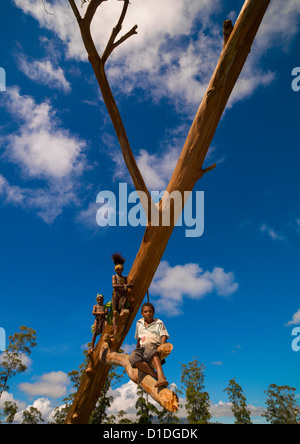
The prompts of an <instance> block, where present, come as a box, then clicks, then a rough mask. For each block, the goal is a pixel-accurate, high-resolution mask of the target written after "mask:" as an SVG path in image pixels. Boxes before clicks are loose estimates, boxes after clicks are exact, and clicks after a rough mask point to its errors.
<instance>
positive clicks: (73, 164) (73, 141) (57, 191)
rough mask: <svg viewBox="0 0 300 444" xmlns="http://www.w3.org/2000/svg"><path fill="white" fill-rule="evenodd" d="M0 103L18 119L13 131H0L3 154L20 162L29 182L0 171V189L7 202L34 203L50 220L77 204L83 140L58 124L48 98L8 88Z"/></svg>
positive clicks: (28, 205)
mask: <svg viewBox="0 0 300 444" xmlns="http://www.w3.org/2000/svg"><path fill="white" fill-rule="evenodd" d="M3 104H4V106H5V107H6V108H7V110H8V112H9V113H10V114H11V116H12V117H13V120H14V121H17V122H18V123H19V127H18V130H17V131H16V132H12V133H11V134H9V135H7V136H1V137H0V140H1V142H2V146H3V149H4V155H3V158H4V160H6V161H9V162H12V163H14V164H17V165H18V166H19V168H20V172H21V177H22V179H25V182H29V181H30V187H28V186H24V185H23V186H22V185H18V186H17V185H13V184H11V183H10V182H9V181H8V180H7V178H5V177H4V176H0V194H2V195H3V196H4V198H5V200H6V202H8V203H13V204H15V205H20V206H22V207H23V208H26V209H28V208H29V209H35V210H36V211H37V214H38V215H39V216H40V217H41V218H42V219H43V220H44V221H45V222H47V223H52V222H53V221H54V220H55V218H56V217H57V216H58V215H59V214H61V212H62V210H63V208H64V207H66V206H70V205H78V197H77V191H78V189H77V188H78V180H79V178H80V177H81V175H82V173H83V171H84V167H85V164H86V158H85V154H84V150H85V147H86V143H85V142H84V141H82V140H80V139H79V138H77V137H76V136H73V135H72V134H71V133H70V132H69V131H68V130H66V129H64V128H63V127H62V126H61V123H60V121H59V120H58V118H57V117H56V112H55V110H54V109H53V108H52V106H51V105H50V103H49V102H47V101H46V102H42V103H39V104H38V103H36V102H35V100H34V99H33V98H32V97H30V96H22V95H21V93H20V91H19V89H18V88H11V89H9V90H8V91H7V93H6V95H5V99H4V102H3ZM41 184H42V186H41ZM33 185H34V186H33Z"/></svg>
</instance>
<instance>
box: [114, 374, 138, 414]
mask: <svg viewBox="0 0 300 444" xmlns="http://www.w3.org/2000/svg"><path fill="white" fill-rule="evenodd" d="M136 389H137V386H136V384H134V382H132V381H129V382H127V383H126V384H123V385H122V386H121V387H119V388H117V389H116V390H111V391H110V393H109V394H110V395H112V396H114V400H113V402H112V404H111V406H110V407H109V409H108V412H109V414H110V415H115V416H117V415H118V412H120V411H121V410H124V411H125V412H126V414H127V417H128V418H129V419H131V420H134V419H135V418H136V409H135V404H136V401H137V398H138V397H137V394H136Z"/></svg>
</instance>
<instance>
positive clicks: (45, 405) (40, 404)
mask: <svg viewBox="0 0 300 444" xmlns="http://www.w3.org/2000/svg"><path fill="white" fill-rule="evenodd" d="M30 407H34V408H36V409H37V410H39V412H41V414H42V418H43V420H44V422H41V424H47V423H48V422H49V421H51V420H52V418H53V414H54V409H55V407H54V406H53V405H52V403H51V401H50V400H49V399H47V398H39V399H36V400H35V401H34V402H33V404H30V405H28V406H26V407H23V410H20V411H18V413H17V414H16V416H15V420H14V423H16V424H21V423H22V421H23V412H24V411H25V410H29V409H30Z"/></svg>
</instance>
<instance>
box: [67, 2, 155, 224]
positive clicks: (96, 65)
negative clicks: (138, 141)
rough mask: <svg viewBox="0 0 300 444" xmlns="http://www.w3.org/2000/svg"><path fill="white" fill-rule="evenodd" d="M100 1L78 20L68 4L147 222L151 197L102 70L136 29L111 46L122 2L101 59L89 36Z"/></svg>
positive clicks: (122, 17) (124, 14)
mask: <svg viewBox="0 0 300 444" xmlns="http://www.w3.org/2000/svg"><path fill="white" fill-rule="evenodd" d="M103 1H107V0H91V1H90V3H89V5H88V8H87V10H86V13H85V16H84V18H81V16H80V14H79V11H78V9H77V7H76V4H75V2H74V0H69V3H70V5H71V7H72V10H73V13H74V15H75V17H76V19H77V21H78V24H79V28H80V31H81V35H82V40H83V43H84V46H85V48H86V51H87V53H88V59H89V61H90V63H91V65H92V67H93V70H94V73H95V76H96V78H97V81H98V84H99V87H100V90H101V93H102V96H103V99H104V103H105V105H106V108H107V110H108V112H109V115H110V118H111V121H112V123H113V125H114V128H115V131H116V134H117V137H118V140H119V144H120V146H121V150H122V154H123V157H124V161H125V164H126V166H127V169H128V171H129V173H130V175H131V178H132V181H133V184H134V186H135V189H136V191H137V193H138V194H139V195H140V197H141V204H142V206H143V208H144V211H145V214H146V217H147V218H148V220H150V214H151V203H152V199H151V196H150V193H149V191H148V189H147V187H146V184H145V181H144V179H143V176H142V174H141V172H140V170H139V168H138V165H137V163H136V160H135V157H134V155H133V153H132V150H131V147H130V144H129V141H128V137H127V134H126V131H125V127H124V124H123V121H122V118H121V115H120V112H119V109H118V107H117V104H116V102H115V99H114V96H113V94H112V91H111V88H110V85H109V82H108V79H107V76H106V73H105V69H104V65H105V61H106V60H107V57H108V56H109V54H111V52H112V51H113V49H114V48H115V47H116V46H119V45H120V44H121V43H122V42H123V41H125V40H126V39H127V38H129V37H130V35H133V34H134V33H135V31H136V28H137V27H134V28H133V29H132V30H131V31H130V32H129V33H127V34H126V35H125V36H124V37H122V38H121V39H120V40H119V41H118V42H117V43H114V41H115V39H116V37H117V35H118V34H119V32H120V30H121V29H122V24H123V21H124V19H125V16H126V12H127V9H128V5H129V0H124V6H123V9H122V13H121V16H120V19H119V21H118V24H117V26H116V27H115V28H114V29H113V32H112V35H111V37H110V39H109V42H108V44H107V47H106V50H105V51H104V56H103V57H105V58H103V57H100V56H99V53H98V51H97V48H96V46H95V43H94V41H93V38H92V36H91V30H90V27H91V21H92V20H93V17H94V15H95V13H96V11H97V9H98V7H99V6H100V4H101V3H102V2H103ZM140 192H142V193H145V195H146V197H147V199H142V194H141V193H140Z"/></svg>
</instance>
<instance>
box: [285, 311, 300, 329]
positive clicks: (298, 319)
mask: <svg viewBox="0 0 300 444" xmlns="http://www.w3.org/2000/svg"><path fill="white" fill-rule="evenodd" d="M299 324H300V308H299V310H298V311H296V313H294V314H293V318H292V320H291V321H289V322H288V323H287V324H286V325H287V326H290V325H299Z"/></svg>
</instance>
